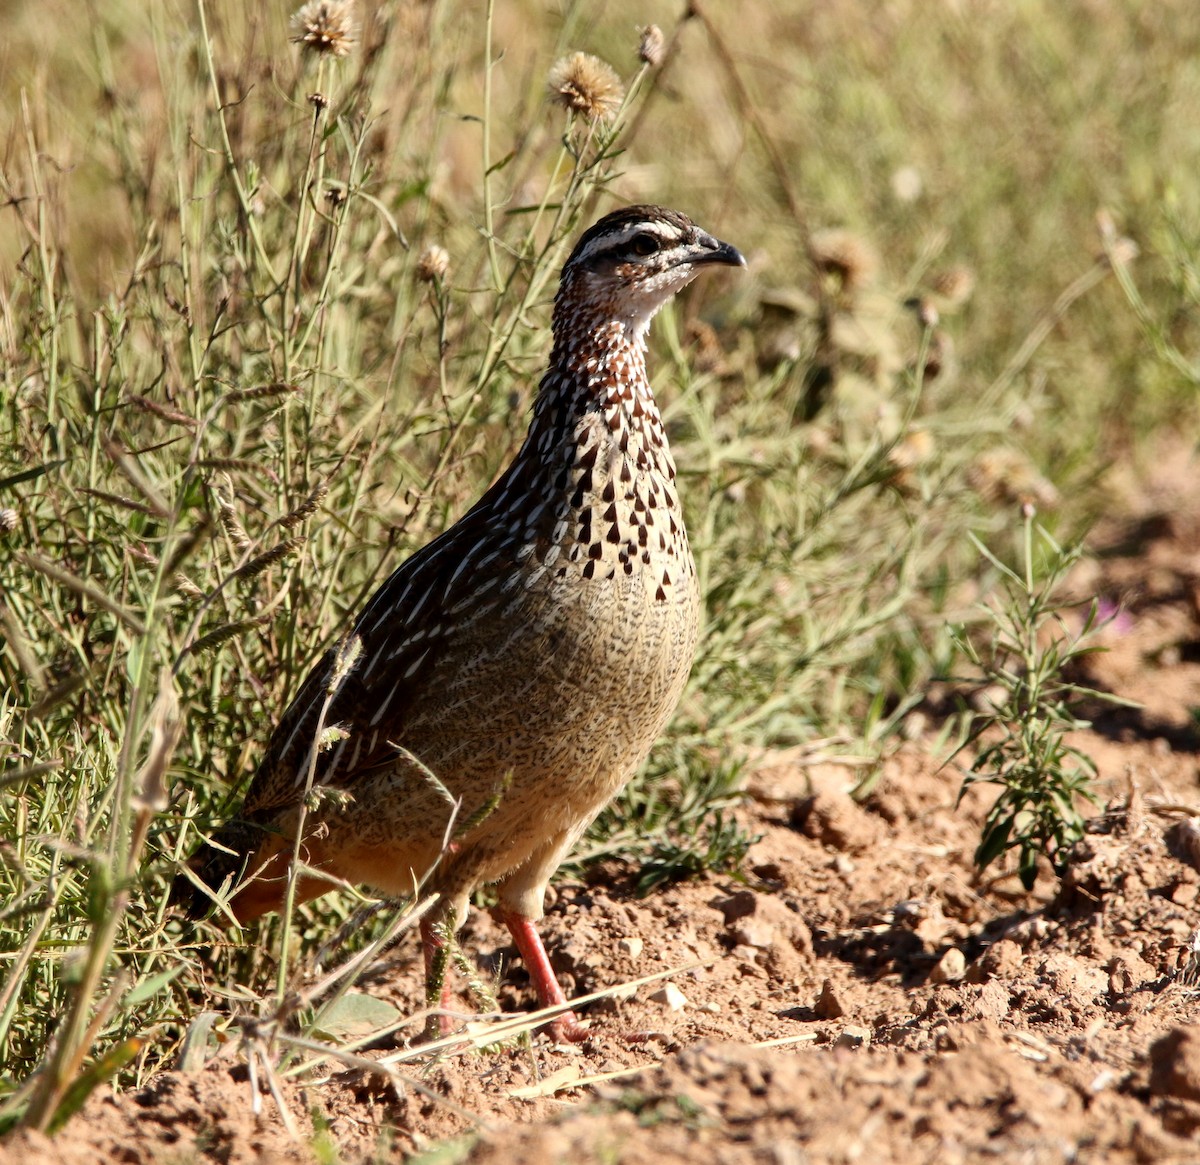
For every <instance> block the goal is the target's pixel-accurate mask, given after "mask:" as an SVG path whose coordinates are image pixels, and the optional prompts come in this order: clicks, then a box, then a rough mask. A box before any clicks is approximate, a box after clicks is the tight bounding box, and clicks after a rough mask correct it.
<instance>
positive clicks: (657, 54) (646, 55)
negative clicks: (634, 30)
mask: <svg viewBox="0 0 1200 1165" xmlns="http://www.w3.org/2000/svg"><path fill="white" fill-rule="evenodd" d="M639 31H640V32H641V34H642V39H641V40H640V41H639V42H638V60H639V61H641V62H642V63H643V64H646V65H649V66H650V68H652V69H656V68H658V66H659V65H661V64H662V59H663V50H664V48H665V42H664V39H663V33H662V29H661V28H659V27H658V25H657V24H648V25H646V27H645V28H643V29H640V30H639Z"/></svg>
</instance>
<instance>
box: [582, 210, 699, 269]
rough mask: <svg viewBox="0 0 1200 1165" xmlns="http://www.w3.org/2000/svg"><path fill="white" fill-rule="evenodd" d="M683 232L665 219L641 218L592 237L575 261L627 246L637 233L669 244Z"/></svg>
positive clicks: (679, 237) (682, 234)
mask: <svg viewBox="0 0 1200 1165" xmlns="http://www.w3.org/2000/svg"><path fill="white" fill-rule="evenodd" d="M684 233H685V232H684V231H683V230H682V229H681V228H679V227H677V226H676V225H675V224H674V223H671V222H667V221H666V220H665V219H656V220H654V221H651V220H648V219H641V220H639V221H638V222H630V223H626V224H625V226H623V227H620V228H618V229H615V230H612V231H606V232H605V233H604V234H602V235H600V236H599V237H598V238H595V239H593V240H592V241H591V242H590V243H588V245H587V246H586V247H584V248H583V250H582V251H580V252H579V254H578V255H576V256H575V262H576V263H586V262H587V261H588V260H589V259H591V258H593V257H594V256H596V255H599V254H602V253H603V252H605V251H609V250H618V249H620V248H621V247H625V246H628V245H629V244H630V243H631V242H633V240H634V239H635V238H636V237H637V236H638V235H654V236H655V237H656V238H658V239H660V240H661V241H662V242H664V243H667V244H670V243H678V242H679V241H680V240H682V238H683V236H684Z"/></svg>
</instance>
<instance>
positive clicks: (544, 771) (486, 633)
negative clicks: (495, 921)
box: [329, 571, 699, 892]
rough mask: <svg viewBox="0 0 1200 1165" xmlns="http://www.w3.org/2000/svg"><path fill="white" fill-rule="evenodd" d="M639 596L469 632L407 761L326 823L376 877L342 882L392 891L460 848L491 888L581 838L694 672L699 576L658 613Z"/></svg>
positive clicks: (413, 713) (417, 718)
mask: <svg viewBox="0 0 1200 1165" xmlns="http://www.w3.org/2000/svg"><path fill="white" fill-rule="evenodd" d="M644 586H645V580H644V579H642V578H641V577H640V576H639V575H638V574H637V573H636V572H635V573H634V575H633V576H632V577H623V578H622V579H620V580H618V579H615V578H614V579H612V580H604V581H596V582H594V583H593V584H592V585H590V586H588V587H584V588H581V587H580V586H579V585H578V583H577V582H576V583H574V584H573V585H572V586H570V587H569V588H563V590H562V591H561V592H559V591H558V590H556V589H555V588H554V586H553V585H548V586H546V587H543V588H530V589H529V590H528V591H525V592H523V593H522V595H521V596H520V597H519V600H515V601H512V602H510V603H509V604H507V605H506V606H505V607H503V608H500V609H497V610H496V611H494V612H493V614H492V617H491V619H490V621H484V622H482V623H481V622H475V623H473V625H472V627H471V630H470V634H471V638H472V641H473V645H474V650H473V652H472V653H471V657H470V658H469V659H467V660H464V656H463V653H461V652H455V653H454V657H455V660H454V667H453V670H452V671H450V670H449V669H448V670H447V673H446V674H439V671H438V669H437V668H436V667H434V668H433V669H432V670H431V673H430V675H429V677H428V679H429V682H428V684H426V685H423V691H422V694H421V695H419V696H418V697H417V698H416V699H415V700H413V701H412V703H411V704H410V705H409V707H408V709H407V711H406V715H405V717H404V720H403V724H402V725H401V726H400V728H401V731H400V732H398V733H397V734H396V739H395V743H396V744H398V745H399V746H401V748H402V749H403V750H405V751H406V753H407V754H409V759H403V758H401V759H399V760H398V762H397V763H396V764H395V765H394V766H388V767H387V768H386V769H384V770H382V771H377V772H376V773H375V774H373V775H371V776H370V777H367V778H366V782H367V783H369V785H370V788H369V789H368V788H366V787H364V785H363V781H364V778H363V777H362V776H360V777H359V778H358V780H357V781H356V782H355V802H354V805H353V806H351V807H349V809H348V811H347V816H346V817H345V818H344V819H343V820H342V821H331V822H329V825H330V827H331V828H332V829H333V830H334V831H335V832H337V833H341V832H342V829H341V827H342V826H345V827H348V828H346V834H347V836H353V837H354V838H355V844H354V849H355V850H356V851H357V852H358V853H360V854H362V855H363V860H364V861H367V862H369V863H370V865H371V867H372V868H371V870H370V871H367V870H366V869H365V868H364V869H362V870H361V871H356V872H355V873H353V874H352V876H353V877H355V878H357V877H361V878H362V880H364V881H369V882H372V883H374V884H375V885H377V886H380V887H381V888H383V889H388V890H392V891H394V892H401V891H403V890H405V889H406V888H410V887H411V884H412V879H413V873H414V872H417V873H419V872H420V870H421V869H422V868H423V867H425V866H427V865H430V864H432V862H433V860H434V858H436V856H437V852H438V850H439V848H440V842H441V839H443V838H447V837H451V836H454V837H456V842H455V844H456V845H457V846H461V847H466V848H468V849H470V848H472V847H473V848H474V849H476V850H478V852H479V855H480V858H479V865H480V869H479V873H480V875H481V876H482V877H483V878H484V879H486V880H491V879H494V878H496V877H499V876H501V875H502V874H503V873H505V872H507V871H508V870H511V869H513V868H515V867H516V866H518V865H520V864H521V863H522V862H523V861H524V860H526V857H527V856H528V855H529V854H530V853H532V852H533V851H534V850H535V849H537V848H538V847H539V846H540V845H543V844H545V843H546V842H548V841H550V840H551V839H553V838H556V837H567V838H569V839H572V840H573V839H574V838H575V837H577V836H578V835H579V834H580V833H581V832H582V830H583V829H584V828H585V827H586V826H587V824H588V823H589V822H590V821H591V820H592V818H593V817H594V816H595V815H596V813H597V812H599V810H600V809H601V808H603V806H604V805H605V804H607V802H608V801H609V800H610V799H611V798H612V797H613V796H614V795H615V794H616V792H617V791H618V790H619V789H620V788H621V787H622V786H623V785H624V784H625V783H626V782H627V781H628V780H629V778H630V777H631V776H632V775H633V772H634V771H635V770H636V768H637V767H638V765H640V764H641V762H642V761H643V760H644V759H645V757H646V754H647V753H648V752H649V750H650V747H651V745H652V744H653V743H654V741H655V739H656V738H657V737H658V735H659V733H660V732H661V731H662V729H663V726H664V725H665V723H666V721H667V720H668V719H669V717H670V715H671V713H672V712H673V711H674V709H675V706H676V704H677V703H678V700H679V697H680V694H681V693H682V691H683V687H684V685H685V683H686V682H687V677H688V673H689V671H690V669H691V665H692V660H693V656H694V652H695V645H696V636H697V630H698V607H699V601H698V597H697V594H696V589H695V584H694V574H692V573H691V572H690V571H688V572H685V577H684V579H683V585H680V586H679V587H677V588H676V589H675V591H673V592H672V594H671V596H670V598H669V599H668V600H667V601H662V602H649V603H648V602H647V600H646V596H645V593H644V591H639V590H637V589H636V588H639V587H644ZM412 758H415V760H416V761H418V762H419V764H414V763H413V760H412ZM452 803H453V804H452ZM364 806H370V811H369V812H368V813H364V812H363V807H364ZM351 819H354V820H351ZM331 840H333V839H332V838H331ZM396 859H399V860H396ZM351 864H352V865H357V864H358V863H357V862H355V863H351ZM388 870H392V871H394V873H395V876H396V881H397V884H396V885H392V884H390V881H391V879H390V878H389V877H388V876H387V871H388ZM350 872H351V871H350V870H349V869H347V873H350Z"/></svg>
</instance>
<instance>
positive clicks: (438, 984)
mask: <svg viewBox="0 0 1200 1165" xmlns="http://www.w3.org/2000/svg"><path fill="white" fill-rule="evenodd" d="M453 941H454V939H453V936H452V935H451V933H450V924H449V923H448V922H447V921H446V920H445V919H444V918H440V917H435V918H432V919H431V918H429V917H428V916H426V917H425V918H422V919H421V950H422V952H423V953H424V955H425V1006H426V1007H437V1008H440V1009H441V1014H439V1015H431V1016H430V1017H429V1020H428V1022H427V1023H426V1025H425V1038H426V1039H427V1040H435V1039H437V1038H438V1036H447V1035H449V1034H450V1033H451V1032H452V1031H453V1030H454V1021H453V1020H452V1019H451V1018H450V1016H449V1015H447V1014H446V1012H447V1011H448V1010H449V1009H450V1003H451V995H452V991H451V986H450V976H449V974H448V973H447V972H448V971H449V969H450V944H451V943H452V942H453Z"/></svg>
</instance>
